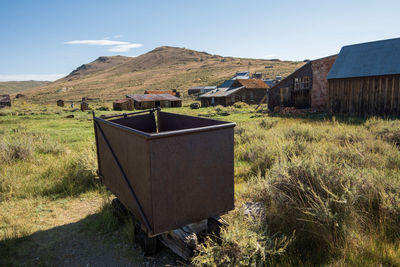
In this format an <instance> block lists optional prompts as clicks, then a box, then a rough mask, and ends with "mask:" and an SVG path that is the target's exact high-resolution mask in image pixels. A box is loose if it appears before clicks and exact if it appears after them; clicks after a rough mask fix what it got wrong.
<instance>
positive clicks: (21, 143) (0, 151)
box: [0, 136, 33, 164]
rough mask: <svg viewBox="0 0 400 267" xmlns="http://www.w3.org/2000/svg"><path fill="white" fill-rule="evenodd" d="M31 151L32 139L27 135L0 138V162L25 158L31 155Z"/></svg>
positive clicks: (11, 161) (10, 161) (9, 162)
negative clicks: (16, 137)
mask: <svg viewBox="0 0 400 267" xmlns="http://www.w3.org/2000/svg"><path fill="white" fill-rule="evenodd" d="M32 152H33V149H32V139H31V138H29V137H28V136H21V138H18V139H10V140H0V164H2V163H8V164H11V163H13V162H15V161H17V160H26V159H28V158H29V157H30V156H31V155H32Z"/></svg>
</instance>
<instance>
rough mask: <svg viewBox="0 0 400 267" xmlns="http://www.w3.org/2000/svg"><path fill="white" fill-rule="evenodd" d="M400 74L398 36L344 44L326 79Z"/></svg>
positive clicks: (399, 43) (399, 41)
mask: <svg viewBox="0 0 400 267" xmlns="http://www.w3.org/2000/svg"><path fill="white" fill-rule="evenodd" d="M390 74H400V38H396V39H389V40H383V41H375V42H369V43H362V44H355V45H349V46H344V47H342V49H341V50H340V53H339V55H338V57H337V59H336V61H335V63H334V64H333V66H332V68H331V70H330V71H329V73H328V77H327V78H328V79H338V78H351V77H365V76H381V75H390Z"/></svg>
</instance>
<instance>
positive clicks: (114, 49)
mask: <svg viewBox="0 0 400 267" xmlns="http://www.w3.org/2000/svg"><path fill="white" fill-rule="evenodd" d="M142 46H143V45H142V44H126V45H116V46H113V47H111V48H109V49H108V51H110V52H127V51H129V50H131V49H132V48H139V47H142Z"/></svg>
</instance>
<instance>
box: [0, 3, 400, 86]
mask: <svg viewBox="0 0 400 267" xmlns="http://www.w3.org/2000/svg"><path fill="white" fill-rule="evenodd" d="M399 31H400V1H368V0H367V1H351V0H347V1H342V0H336V1H314V0H312V1H284V0H281V1H243V0H242V1H236V0H231V1H224V0H213V1H205V0H204V1H191V0H186V1H185V0H179V1H178V0H169V1H167V0H160V1H152V0H146V1H132V0H131V1H128V0H126V1H122V0H113V1H102V0H96V1H90V0H80V1H74V0H68V1H61V0H59V1H44V0H43V1H41V0H37V1H29V0H26V1H20V0H1V1H0V36H1V39H0V62H1V64H0V81H1V80H25V79H46V80H54V79H56V78H58V77H60V76H63V75H66V74H68V73H69V72H71V71H72V70H73V69H75V68H76V67H78V66H79V65H81V64H84V63H88V62H90V61H93V60H95V59H96V58H97V57H99V56H111V55H124V56H138V55H140V54H143V53H145V52H148V51H150V50H152V49H154V48H156V47H158V46H162V45H170V46H177V47H185V48H190V49H195V50H199V51H207V52H209V53H212V54H218V55H222V56H236V57H251V58H279V59H288V60H303V59H306V58H309V59H314V58H319V57H323V56H327V55H331V54H334V53H337V52H339V50H340V48H341V47H342V46H343V45H347V44H354V43H360V42H366V41H373V40H380V39H388V38H395V37H400V32H399Z"/></svg>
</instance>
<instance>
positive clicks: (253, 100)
mask: <svg viewBox="0 0 400 267" xmlns="http://www.w3.org/2000/svg"><path fill="white" fill-rule="evenodd" d="M268 88H269V86H268V85H267V84H266V83H265V82H264V81H263V80H258V79H236V80H227V81H225V82H224V83H223V84H222V85H221V86H219V87H217V88H216V89H215V90H212V91H210V92H208V93H205V94H203V95H201V96H200V100H201V106H202V107H208V106H215V105H222V106H230V105H233V104H234V103H236V102H245V103H247V104H258V103H260V102H261V100H262V99H263V98H264V97H265V95H266V94H267V89H268Z"/></svg>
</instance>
